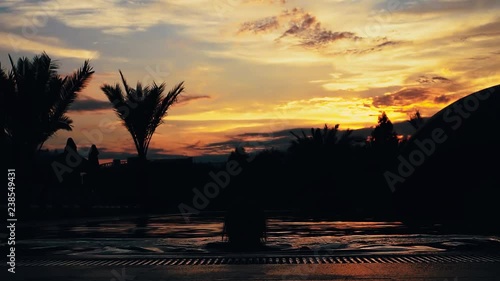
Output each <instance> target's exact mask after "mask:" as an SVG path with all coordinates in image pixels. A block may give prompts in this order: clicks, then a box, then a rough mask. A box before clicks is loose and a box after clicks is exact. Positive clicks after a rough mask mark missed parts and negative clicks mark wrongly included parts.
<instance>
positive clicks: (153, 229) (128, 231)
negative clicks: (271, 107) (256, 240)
mask: <svg viewBox="0 0 500 281" xmlns="http://www.w3.org/2000/svg"><path fill="white" fill-rule="evenodd" d="M267 224H268V238H267V242H266V248H265V249H261V250H260V251H263V252H265V253H266V254H267V253H296V254H302V253H304V254H307V253H315V252H316V253H317V252H328V253H331V254H336V253H339V254H347V255H348V254H360V253H362V254H368V255H369V254H391V253H420V252H443V251H468V250H478V249H479V250H496V251H498V250H499V249H500V238H499V237H495V236H482V235H458V234H453V233H450V234H442V232H440V227H439V226H433V227H427V228H419V229H412V228H409V227H407V226H405V225H404V224H402V223H400V222H342V221H328V220H310V219H290V218H287V217H270V218H269V219H268V223H267ZM222 228H223V218H222V217H221V216H217V217H210V218H207V217H199V218H194V217H192V218H191V220H190V222H189V223H187V222H186V221H184V219H183V217H182V216H159V217H149V218H142V219H137V218H132V219H119V220H111V219H109V220H103V219H101V220H98V219H93V220H92V221H73V222H71V223H58V224H46V223H45V224H43V223H38V224H31V225H27V226H23V227H21V229H20V230H19V231H18V233H22V236H21V237H20V238H19V244H20V245H21V247H22V249H24V250H25V251H26V254H30V255H47V254H54V255H79V256H85V255H131V254H134V255H160V254H161V255H178V254H183V255H190V254H217V255H219V254H226V253H229V252H231V251H230V249H228V248H227V243H224V242H222Z"/></svg>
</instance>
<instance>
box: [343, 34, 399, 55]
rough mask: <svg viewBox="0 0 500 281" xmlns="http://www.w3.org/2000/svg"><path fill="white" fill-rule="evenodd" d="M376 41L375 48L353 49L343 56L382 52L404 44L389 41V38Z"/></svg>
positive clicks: (345, 52)
mask: <svg viewBox="0 0 500 281" xmlns="http://www.w3.org/2000/svg"><path fill="white" fill-rule="evenodd" d="M374 41H375V44H376V45H375V46H373V47H369V48H366V49H351V50H347V51H344V52H343V54H348V55H364V54H369V53H374V52H380V51H382V50H383V49H385V48H389V47H393V46H397V45H401V44H403V43H404V42H403V41H391V40H388V39H387V37H383V38H378V39H375V40H374ZM380 42H381V43H380Z"/></svg>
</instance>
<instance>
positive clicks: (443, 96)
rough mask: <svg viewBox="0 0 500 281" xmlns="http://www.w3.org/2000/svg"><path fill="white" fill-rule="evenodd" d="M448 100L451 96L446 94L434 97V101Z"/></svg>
mask: <svg viewBox="0 0 500 281" xmlns="http://www.w3.org/2000/svg"><path fill="white" fill-rule="evenodd" d="M450 100H451V98H450V97H448V96H446V95H440V96H437V97H435V98H434V102H435V103H448V102H449V101H450Z"/></svg>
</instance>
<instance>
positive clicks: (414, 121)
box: [407, 109, 424, 130]
mask: <svg viewBox="0 0 500 281" xmlns="http://www.w3.org/2000/svg"><path fill="white" fill-rule="evenodd" d="M409 117H410V120H407V122H408V123H410V124H411V125H412V126H413V128H415V130H418V129H419V128H420V127H422V125H423V124H424V118H422V115H421V114H420V111H419V110H418V109H417V110H415V113H413V114H410V116H409Z"/></svg>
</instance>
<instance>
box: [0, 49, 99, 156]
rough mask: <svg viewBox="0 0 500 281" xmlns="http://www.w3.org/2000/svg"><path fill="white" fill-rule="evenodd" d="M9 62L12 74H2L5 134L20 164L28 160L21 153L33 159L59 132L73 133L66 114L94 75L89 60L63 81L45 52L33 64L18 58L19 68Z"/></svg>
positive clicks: (28, 60) (25, 59) (0, 83)
mask: <svg viewBox="0 0 500 281" xmlns="http://www.w3.org/2000/svg"><path fill="white" fill-rule="evenodd" d="M9 59H10V63H11V66H12V69H11V71H10V73H9V74H8V75H7V74H6V73H5V71H3V70H0V92H1V95H2V97H1V98H2V99H3V101H4V102H3V104H4V105H3V106H2V108H1V110H2V116H3V117H2V121H1V122H2V126H3V132H2V134H3V136H4V137H6V138H8V139H10V142H11V143H12V145H13V148H14V155H15V157H16V158H18V160H21V159H22V160H29V159H26V158H24V157H20V156H21V155H19V153H20V152H21V151H22V152H23V153H24V156H25V157H32V156H34V153H35V152H36V151H38V150H40V149H41V147H42V146H43V144H44V142H45V141H46V140H47V139H49V138H50V137H52V136H53V135H54V134H55V133H56V132H57V131H58V130H67V131H71V130H72V128H71V124H72V123H73V121H72V120H71V119H70V118H69V117H68V116H67V115H66V112H67V111H68V109H69V108H70V106H71V104H72V103H73V102H74V101H75V99H76V98H77V95H78V93H80V92H81V91H82V89H83V88H85V86H86V85H87V83H88V82H89V81H90V78H91V76H92V74H93V73H94V71H93V70H92V67H91V66H90V64H89V61H88V60H86V61H85V62H84V63H83V66H82V67H80V68H79V69H78V70H76V71H75V72H73V73H72V74H70V75H68V76H65V77H61V76H60V75H59V74H58V73H57V70H58V68H59V66H58V65H57V64H56V62H54V61H53V60H52V59H51V58H50V57H49V56H48V55H47V54H46V53H45V52H44V53H42V54H41V55H37V56H35V57H34V58H33V59H31V60H30V59H28V58H26V57H23V58H19V59H18V61H17V63H16V64H15V63H14V61H13V60H12V58H11V57H10V55H9ZM20 158H21V159H20ZM22 160H21V161H22Z"/></svg>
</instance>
